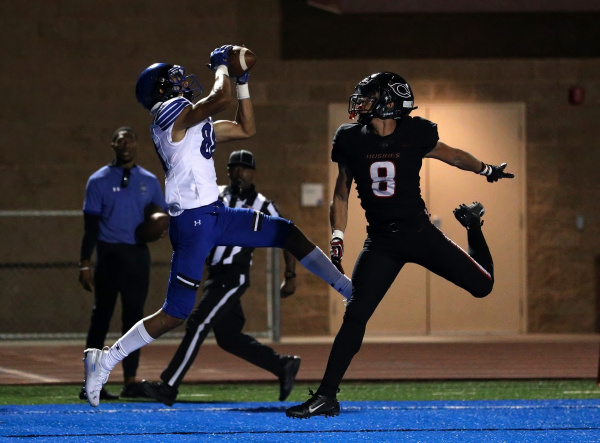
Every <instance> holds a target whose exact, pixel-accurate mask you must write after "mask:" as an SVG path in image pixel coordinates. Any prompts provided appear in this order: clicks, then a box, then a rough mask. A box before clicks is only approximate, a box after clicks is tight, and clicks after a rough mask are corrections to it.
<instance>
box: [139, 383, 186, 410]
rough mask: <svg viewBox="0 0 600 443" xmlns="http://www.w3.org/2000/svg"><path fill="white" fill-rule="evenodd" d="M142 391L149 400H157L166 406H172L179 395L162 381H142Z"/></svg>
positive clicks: (175, 389)
mask: <svg viewBox="0 0 600 443" xmlns="http://www.w3.org/2000/svg"><path fill="white" fill-rule="evenodd" d="M142 389H143V391H144V393H145V394H146V395H147V396H148V397H149V398H153V399H155V400H158V401H159V402H161V403H164V404H165V405H167V406H173V403H175V399H176V398H177V394H178V393H179V391H178V390H177V388H174V387H172V386H169V385H168V384H166V383H163V382H162V381H146V380H142Z"/></svg>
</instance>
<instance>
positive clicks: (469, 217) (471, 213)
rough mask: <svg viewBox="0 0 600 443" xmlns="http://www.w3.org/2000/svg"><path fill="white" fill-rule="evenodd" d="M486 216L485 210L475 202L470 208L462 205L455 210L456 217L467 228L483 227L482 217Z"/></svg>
mask: <svg viewBox="0 0 600 443" xmlns="http://www.w3.org/2000/svg"><path fill="white" fill-rule="evenodd" d="M483 214H485V208H484V207H483V205H482V204H481V203H479V202H473V203H472V204H470V205H469V206H467V205H464V204H463V205H460V206H459V207H458V208H456V209H455V210H454V216H455V217H456V219H457V220H458V221H459V222H460V224H461V225H463V226H464V227H465V228H467V229H469V228H471V227H473V226H481V225H483V221H482V220H481V217H482V216H483Z"/></svg>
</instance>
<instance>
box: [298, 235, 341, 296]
mask: <svg viewBox="0 0 600 443" xmlns="http://www.w3.org/2000/svg"><path fill="white" fill-rule="evenodd" d="M300 264H301V265H302V266H304V267H305V268H306V269H308V270H309V271H310V272H312V273H313V274H315V275H316V276H318V277H321V278H322V279H323V280H325V282H326V283H327V284H328V285H330V286H332V287H333V289H335V290H336V291H338V292H339V293H340V294H342V295H343V296H344V297H345V298H346V299H349V298H350V296H351V295H352V280H350V279H349V278H348V277H346V276H345V275H344V274H342V273H341V272H340V271H339V270H338V268H336V267H335V266H334V264H333V263H331V260H329V258H328V257H327V256H326V255H325V254H324V253H323V251H321V249H320V248H319V247H318V246H316V247H315V249H313V250H312V251H310V252H309V253H308V254H307V255H306V257H304V258H303V259H302V260H300Z"/></svg>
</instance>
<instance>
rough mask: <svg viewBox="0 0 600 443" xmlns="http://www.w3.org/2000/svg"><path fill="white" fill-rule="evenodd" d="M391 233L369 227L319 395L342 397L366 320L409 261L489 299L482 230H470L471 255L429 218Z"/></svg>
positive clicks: (491, 278)
mask: <svg viewBox="0 0 600 443" xmlns="http://www.w3.org/2000/svg"><path fill="white" fill-rule="evenodd" d="M392 229H393V231H395V232H392ZM392 229H390V227H389V226H378V227H374V228H370V229H369V236H368V237H367V239H366V241H365V243H364V246H363V250H362V251H361V253H360V255H359V257H358V259H357V261H356V264H355V266H354V271H353V274H352V285H353V291H352V297H351V298H350V301H349V302H348V305H347V307H346V312H345V314H344V320H343V322H342V326H341V328H340V330H339V332H338V334H337V336H336V338H335V340H334V343H333V346H332V349H331V353H330V355H329V361H328V363H327V369H326V370H325V375H324V376H323V380H322V382H321V385H320V387H319V389H318V392H319V394H322V395H327V396H335V394H336V393H337V390H338V387H339V385H340V383H341V381H342V378H343V376H344V374H345V373H346V370H347V369H348V367H349V366H350V362H351V361H352V358H353V357H354V355H355V354H356V353H357V352H358V351H359V350H360V347H361V345H362V341H363V338H364V335H365V328H366V325H367V322H368V321H369V319H370V318H371V316H372V315H373V313H374V312H375V309H376V308H377V306H378V305H379V303H380V302H381V300H382V299H383V297H384V295H385V293H386V292H387V291H388V289H389V288H390V286H391V285H392V283H393V282H394V280H395V278H396V276H397V275H398V273H399V272H400V270H401V269H402V267H403V266H404V265H405V264H406V263H416V264H418V265H421V266H423V267H425V268H427V269H428V270H430V271H432V272H434V273H435V274H437V275H439V276H440V277H443V278H445V279H446V280H449V281H450V282H452V283H454V284H456V285H457V286H460V287H461V288H463V289H465V290H466V291H468V292H469V293H471V295H473V296H474V297H478V298H480V297H485V296H486V295H488V294H489V293H490V292H491V291H492V287H493V285H494V276H493V262H492V257H491V255H490V251H489V249H488V246H487V244H486V241H485V238H484V236H483V233H482V232H481V228H480V227H473V228H471V229H469V230H468V231H467V233H468V234H467V236H468V242H469V253H468V254H467V253H466V252H465V251H463V250H462V249H461V248H460V247H459V246H458V245H456V244H455V243H454V242H452V241H451V240H450V239H449V238H447V237H446V236H445V235H444V234H443V233H442V232H441V231H440V230H439V229H437V228H436V227H435V226H434V225H433V224H431V223H430V221H429V217H428V216H427V215H426V214H422V215H419V216H418V217H417V218H415V219H414V220H407V221H403V222H401V223H394V224H393V226H392Z"/></svg>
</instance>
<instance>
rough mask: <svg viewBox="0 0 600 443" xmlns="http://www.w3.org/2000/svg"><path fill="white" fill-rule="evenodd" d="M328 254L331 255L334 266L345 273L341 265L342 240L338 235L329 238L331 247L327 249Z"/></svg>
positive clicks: (342, 253) (342, 254)
mask: <svg viewBox="0 0 600 443" xmlns="http://www.w3.org/2000/svg"><path fill="white" fill-rule="evenodd" d="M329 255H330V256H331V262H332V263H333V264H334V265H335V267H336V268H338V270H339V271H340V272H341V273H342V274H345V272H344V268H343V267H342V257H343V256H344V240H342V239H341V238H339V237H333V238H332V239H331V248H330V249H329Z"/></svg>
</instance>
